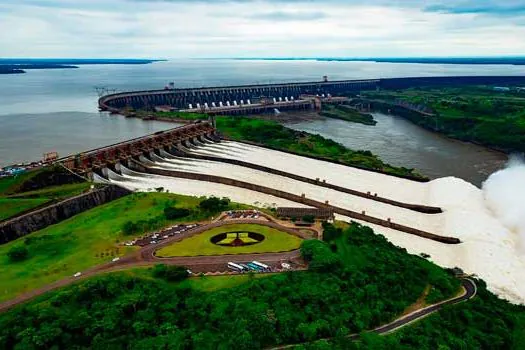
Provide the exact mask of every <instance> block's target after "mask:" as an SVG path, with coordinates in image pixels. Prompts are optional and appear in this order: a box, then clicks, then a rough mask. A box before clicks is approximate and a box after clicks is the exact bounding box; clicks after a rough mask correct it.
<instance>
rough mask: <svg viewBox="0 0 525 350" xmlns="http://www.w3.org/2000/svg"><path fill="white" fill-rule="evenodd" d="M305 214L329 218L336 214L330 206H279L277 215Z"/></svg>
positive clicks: (293, 215)
mask: <svg viewBox="0 0 525 350" xmlns="http://www.w3.org/2000/svg"><path fill="white" fill-rule="evenodd" d="M305 215H313V216H315V217H316V218H318V219H329V218H331V217H333V216H334V211H333V210H332V209H328V208H322V209H319V208H293V207H291V208H290V207H280V208H277V216H281V217H296V218H301V217H303V216H305Z"/></svg>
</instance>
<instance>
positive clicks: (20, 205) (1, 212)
mask: <svg viewBox="0 0 525 350" xmlns="http://www.w3.org/2000/svg"><path fill="white" fill-rule="evenodd" d="M49 201H50V200H49V199H47V198H34V199H8V198H1V197H0V220H5V219H9V218H10V217H12V216H15V215H17V214H19V213H21V212H24V211H26V210H29V209H33V208H36V207H38V206H39V205H42V204H44V203H47V202H49Z"/></svg>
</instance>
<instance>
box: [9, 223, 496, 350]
mask: <svg viewBox="0 0 525 350" xmlns="http://www.w3.org/2000/svg"><path fill="white" fill-rule="evenodd" d="M326 232H327V233H328V234H327V236H326V240H327V242H321V241H314V240H312V241H306V242H305V243H304V245H303V247H302V251H303V254H304V256H305V259H307V260H310V266H311V269H310V270H309V271H304V272H288V273H284V274H279V275H271V276H268V277H264V278H255V276H253V278H249V279H248V280H247V282H246V283H243V284H241V285H238V286H235V287H231V288H229V289H222V290H216V291H211V292H204V291H201V290H198V289H196V288H193V287H191V286H188V285H187V284H185V283H184V282H185V281H184V282H182V283H181V282H169V281H167V280H166V279H164V278H162V276H163V274H160V277H158V276H159V273H158V269H150V271H148V273H149V275H147V276H146V275H139V276H134V275H130V274H127V273H125V272H121V273H115V274H112V275H104V276H99V277H97V278H93V279H91V280H87V281H84V282H80V283H77V284H75V285H72V286H70V287H68V288H65V289H62V290H59V291H56V292H52V293H49V294H47V295H44V296H42V297H40V298H38V299H36V300H34V301H32V302H30V303H28V304H25V305H22V306H20V307H18V308H16V309H13V310H11V311H9V312H8V313H5V314H3V315H1V316H0V348H6V349H10V348H17V349H37V348H42V349H44V348H45V349H48V348H52V347H56V348H93V349H108V348H115V349H129V348H132V349H168V348H169V349H188V348H196V349H259V348H264V347H269V346H274V345H278V344H295V343H303V342H311V341H315V340H317V339H320V338H325V337H338V336H342V335H345V334H348V333H359V332H362V331H364V330H367V329H370V328H373V327H375V326H377V325H380V324H383V323H387V322H389V321H391V320H393V319H395V318H397V317H398V316H399V315H400V314H402V313H403V312H404V310H406V309H407V308H408V307H409V306H410V305H411V304H413V303H414V302H416V301H417V300H418V299H421V297H424V298H426V301H427V302H429V303H431V302H434V301H436V300H439V299H443V298H448V297H451V296H452V295H455V294H456V293H457V291H458V286H459V282H458V281H457V280H456V279H455V278H454V277H452V276H451V275H450V274H449V273H447V272H445V271H444V270H442V269H441V268H439V267H437V266H435V265H433V264H432V263H430V262H428V261H426V260H425V259H423V258H421V257H418V256H413V255H408V254H407V253H406V251H405V250H404V249H400V248H397V247H394V246H393V245H392V244H390V243H389V242H388V241H387V240H386V239H385V238H384V237H382V236H376V235H374V233H373V231H372V230H371V229H370V228H367V227H364V226H361V225H358V224H352V225H351V226H347V227H344V228H336V227H333V226H331V225H327V226H326ZM200 278H201V277H196V278H195V279H196V281H197V282H198V281H199V279H200ZM429 291H430V292H429ZM426 292H428V294H427V293H426ZM504 325H506V324H504Z"/></svg>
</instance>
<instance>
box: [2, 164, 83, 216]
mask: <svg viewBox="0 0 525 350" xmlns="http://www.w3.org/2000/svg"><path fill="white" fill-rule="evenodd" d="M48 173H49V174H51V173H52V171H51V170H49V169H38V170H33V171H29V172H27V173H23V174H20V175H17V176H13V177H8V178H3V179H0V220H5V219H8V218H11V217H13V216H16V215H18V214H20V213H22V212H25V211H28V210H30V209H33V208H37V207H40V206H43V205H45V204H46V203H51V202H54V201H60V200H63V199H66V198H69V197H72V196H76V195H78V194H81V193H82V192H84V191H86V190H87V189H89V187H90V185H91V184H90V183H88V182H82V183H72V184H66V185H59V186H45V185H44V186H43V187H42V188H38V186H37V185H36V183H34V184H33V185H34V186H35V188H38V189H36V190H33V189H32V188H31V186H30V185H29V186H28V184H30V183H31V182H35V180H36V179H39V178H41V177H43V176H47V175H46V174H48ZM37 182H38V181H37Z"/></svg>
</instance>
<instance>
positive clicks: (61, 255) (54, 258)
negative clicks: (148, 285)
mask: <svg viewBox="0 0 525 350" xmlns="http://www.w3.org/2000/svg"><path fill="white" fill-rule="evenodd" d="M200 201H201V199H199V198H196V197H187V196H180V195H175V194H166V193H147V194H146V193H137V194H133V195H130V196H127V197H125V198H120V199H118V200H116V201H113V202H111V203H108V204H105V205H102V206H99V207H97V208H94V209H91V210H89V211H86V212H84V213H81V214H79V215H76V216H74V217H72V218H70V219H68V220H65V221H62V222H60V223H59V224H56V225H53V226H49V227H47V228H45V229H43V230H40V231H37V232H34V233H32V234H30V235H28V236H25V237H24V238H20V239H18V240H16V241H13V242H9V243H7V244H4V245H1V246H0V270H1V271H2V274H0V301H3V300H8V299H11V298H13V297H15V296H16V295H17V294H20V293H22V292H26V291H29V290H32V289H35V288H38V287H42V286H44V285H46V284H48V283H51V282H53V281H56V280H59V279H61V278H63V277H66V276H71V275H73V274H74V273H76V272H78V271H83V270H85V269H87V268H89V267H92V266H95V265H98V264H101V263H105V262H108V261H110V260H111V259H112V258H113V257H115V256H122V255H125V254H127V253H130V252H132V251H133V250H134V249H136V248H134V247H124V246H121V245H119V243H120V242H123V241H125V240H131V239H133V237H135V236H140V235H142V234H143V233H144V232H138V233H136V234H135V235H129V236H126V235H125V234H124V233H123V232H122V227H123V225H124V223H126V222H128V221H134V222H135V221H139V220H149V219H155V221H156V227H164V226H168V225H170V224H172V223H175V222H197V221H200V220H204V219H208V218H209V217H211V216H213V215H214V214H216V213H215V212H214V213H211V212H206V211H202V210H201V209H200V208H199V203H200ZM166 206H174V207H178V208H188V209H190V210H191V215H190V216H187V217H185V218H183V219H178V220H167V219H161V218H160V216H161V215H162V214H163V211H164V208H165V207H166ZM238 208H245V206H242V205H237V204H230V207H229V208H228V209H238ZM15 246H24V247H25V248H27V249H28V251H29V258H28V259H27V260H25V261H21V262H16V263H13V262H10V261H9V259H8V257H7V253H8V252H9V251H10V250H11V249H12V248H13V247H15Z"/></svg>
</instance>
